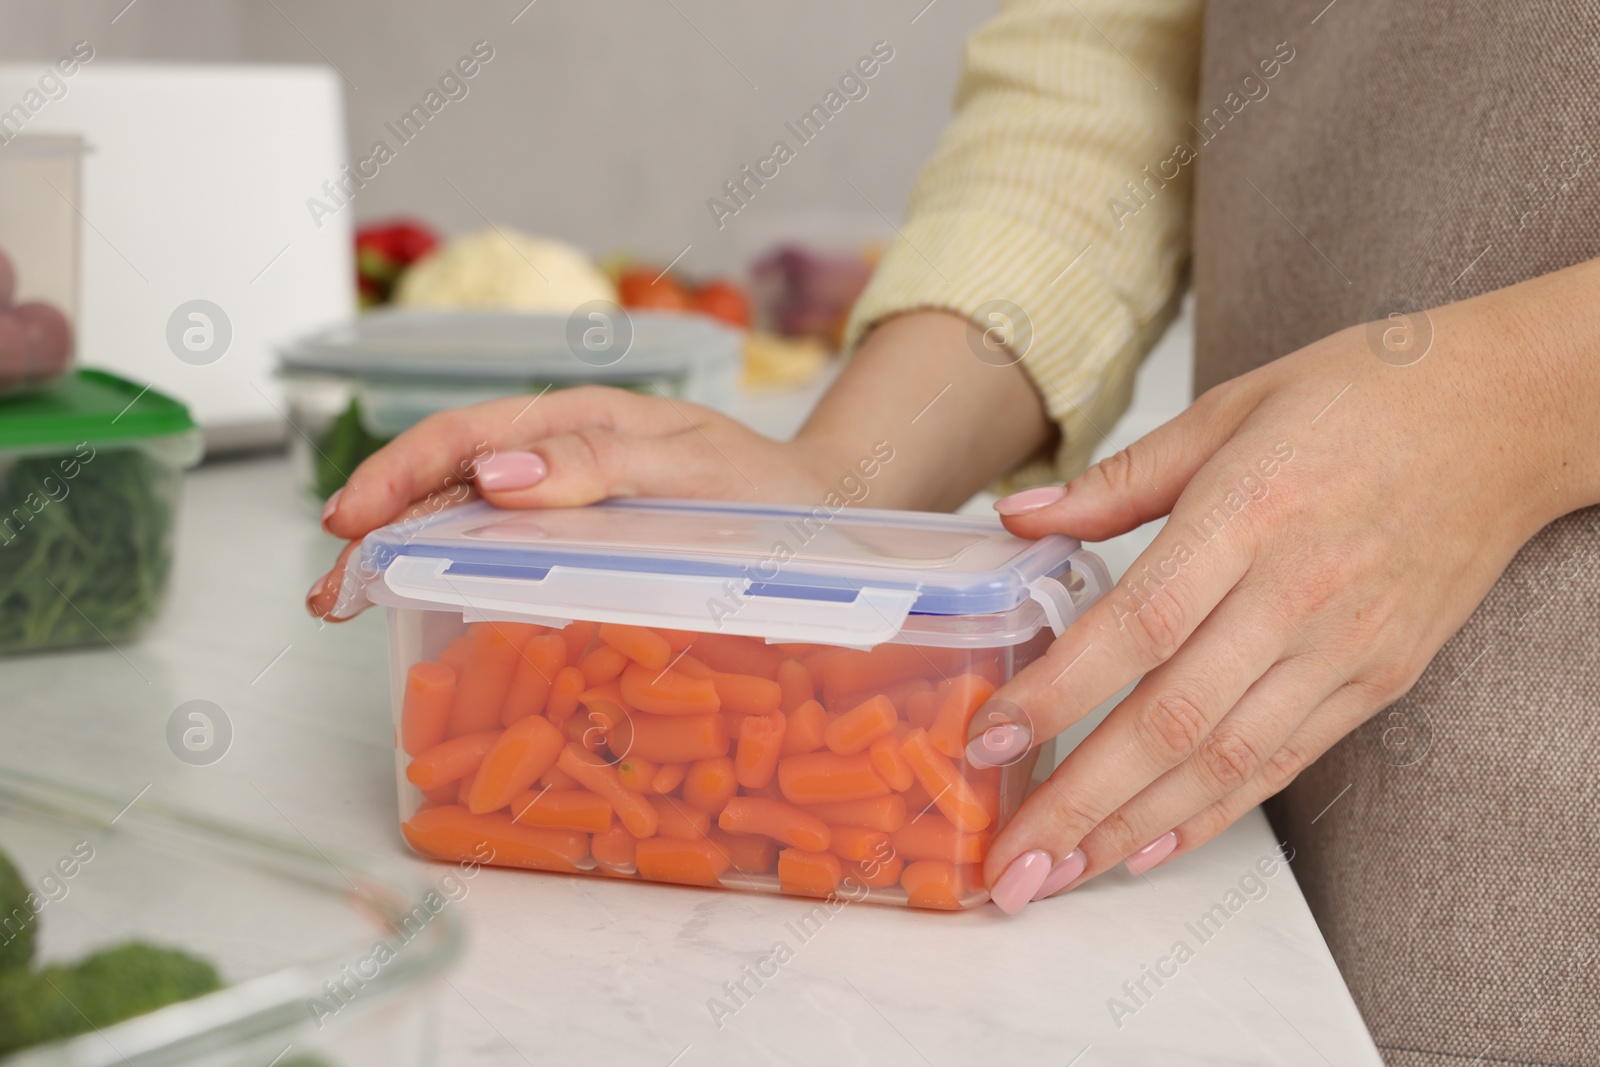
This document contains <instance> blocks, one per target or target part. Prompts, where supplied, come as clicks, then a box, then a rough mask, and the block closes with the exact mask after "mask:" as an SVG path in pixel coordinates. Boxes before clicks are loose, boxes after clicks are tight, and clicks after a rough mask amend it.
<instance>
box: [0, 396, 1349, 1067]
mask: <svg viewBox="0 0 1600 1067" xmlns="http://www.w3.org/2000/svg"><path fill="white" fill-rule="evenodd" d="M1158 370H1159V368H1158ZM1168 370H1169V371H1170V368H1168ZM795 403H798V401H790V402H788V403H787V404H786V403H783V402H779V403H777V404H776V406H775V407H773V408H772V410H771V411H770V412H768V413H767V415H765V416H764V415H762V414H761V413H760V412H759V411H757V412H754V413H751V417H753V418H756V419H759V420H760V421H768V419H769V418H770V419H778V420H779V421H781V417H783V416H784V413H785V412H788V413H790V414H792V413H793V408H794V405H795ZM796 417H797V416H796ZM1135 421H1137V420H1135ZM185 493H186V496H185V500H184V503H183V507H182V512H181V519H180V527H179V531H178V544H179V556H178V563H177V566H176V568H175V572H174V575H173V586H172V591H171V597H170V601H169V603H168V605H167V609H166V612H165V614H164V615H163V617H162V618H161V620H160V621H159V622H158V623H157V624H156V625H155V626H153V627H152V629H151V631H150V632H149V633H148V634H147V635H146V636H145V637H144V638H143V639H141V640H139V641H137V642H134V643H130V644H128V645H127V646H125V647H123V648H120V649H109V648H108V649H94V650H81V651H72V652H62V653H55V654H47V655H39V656H29V657H16V658H10V659H5V660H0V675H3V679H4V684H3V692H4V698H3V702H0V739H3V740H0V751H3V753H4V755H3V756H0V761H4V762H11V761H16V762H17V763H19V764H20V765H23V766H26V767H28V768H30V769H32V770H34V771H36V772H39V773H43V774H47V775H50V776H53V777H56V778H60V779H63V780H65V781H69V782H74V783H78V784H82V785H86V786H89V787H92V788H94V789H97V790H99V791H101V792H104V793H109V794H113V795H126V796H128V797H133V796H134V795H135V794H137V793H139V792H140V790H142V789H144V788H145V787H146V786H147V785H148V786H149V787H150V790H149V794H148V795H149V796H151V797H153V798H160V799H161V800H162V801H164V802H166V803H168V804H176V805H188V806H193V807H196V808H200V809H202V810H204V811H206V812H207V813H209V814H211V815H214V816H218V817H225V818H230V819H233V820H236V821H239V822H243V823H247V824H251V825H254V826H257V827H259V828H263V829H270V830H273V831H276V832H278V833H281V834H286V835H290V836H294V835H296V834H303V835H305V836H306V837H308V838H310V839H312V840H314V841H317V842H322V843H326V844H329V845H334V846H338V847H341V848H345V849H351V850H359V851H363V852H367V853H375V854H380V855H385V856H388V857H390V858H391V859H393V860H396V861H399V862H403V863H408V864H414V865H415V866H416V867H417V869H419V870H425V865H423V864H421V863H420V862H419V861H416V860H415V859H413V858H411V857H410V856H409V854H408V853H407V852H406V850H405V847H404V845H403V843H402V842H401V840H400V837H399V834H398V832H397V822H396V820H397V813H396V798H395V788H394V780H393V777H394V762H393V757H392V754H391V749H390V744H391V728H390V721H389V714H390V713H389V701H388V683H387V673H386V666H385V663H386V646H385V636H384V627H383V620H382V617H381V616H380V615H379V614H377V613H372V614H371V615H370V616H368V617H365V618H363V619H361V620H360V621H358V622H356V623H353V624H350V625H346V626H342V627H333V626H322V625H319V624H318V623H317V622H315V621H313V620H311V619H309V618H307V617H306V616H305V615H304V614H303V612H302V609H301V596H302V593H303V590H304V588H305V587H306V586H307V585H309V584H310V582H311V580H312V579H313V578H314V577H315V576H316V575H317V574H319V573H321V571H322V569H323V568H324V567H325V566H326V565H327V563H328V561H329V560H330V559H331V558H332V555H333V549H334V544H333V541H332V539H330V538H328V537H326V536H325V535H323V534H322V533H321V532H320V531H319V530H318V529H317V528H316V523H315V521H314V517H313V514H312V509H311V508H310V507H309V506H308V505H307V503H306V502H305V500H304V499H303V498H302V497H300V496H299V495H298V492H297V490H296V486H295V484H294V476H293V473H292V471H291V468H290V465H289V464H288V462H287V461H285V460H283V459H282V458H269V459H255V460H241V461H233V462H222V463H216V464H212V465H208V466H206V467H203V468H201V469H200V470H198V471H196V472H194V473H193V474H192V475H191V476H190V477H189V478H188V481H187V484H186V487H185ZM1136 547H1137V544H1133V543H1130V544H1129V545H1124V546H1114V548H1113V550H1112V551H1110V552H1108V555H1109V556H1110V557H1111V558H1112V560H1113V562H1114V568H1115V569H1120V567H1121V566H1125V565H1126V562H1127V560H1128V559H1129V558H1131V553H1132V551H1134V549H1135V548H1136ZM1119 557H1120V558H1119ZM193 699H205V700H209V701H213V702H214V703H216V704H217V705H218V706H220V707H221V708H222V709H223V711H224V712H225V713H226V715H227V716H228V718H229V720H230V722H231V724H232V728H233V739H232V742H231V747H230V749H229V751H228V753H227V755H226V756H225V757H224V758H223V759H221V760H220V761H219V762H217V763H214V764H212V765H210V766H205V767H194V766H189V765H186V764H185V763H183V762H180V761H179V760H178V759H177V758H176V757H175V756H174V755H173V754H172V753H171V752H170V751H169V750H168V748H167V743H166V740H165V729H166V723H167V719H168V717H169V715H170V714H171V713H172V711H173V709H174V708H176V707H177V706H178V705H179V704H181V703H183V702H184V701H187V700H193ZM1275 848H1276V846H1275V843H1274V841H1273V838H1272V836H1271V833H1270V830H1269V828H1268V826H1267V823H1266V820H1265V819H1264V818H1263V817H1262V816H1261V815H1260V813H1259V812H1256V813H1252V814H1251V815H1250V816H1249V817H1247V818H1246V819H1244V820H1242V821H1241V822H1240V823H1239V824H1237V825H1236V826H1235V827H1233V828H1232V829H1231V830H1229V831H1228V832H1227V833H1226V834H1224V835H1223V836H1222V837H1220V838H1219V839H1217V840H1216V841H1215V842H1214V843H1212V844H1211V845H1209V846H1208V847H1206V848H1205V849H1202V850H1200V851H1199V852H1197V853H1195V854H1192V855H1190V856H1186V857H1183V858H1182V859H1180V860H1177V861H1175V862H1173V863H1170V864H1168V865H1166V866H1164V867H1162V868H1160V869H1158V870H1157V871H1155V872H1153V873H1152V874H1151V875H1149V876H1147V877H1144V878H1134V877H1131V876H1128V875H1126V874H1125V873H1120V872H1119V873H1115V874H1112V875H1109V876H1106V877H1103V878H1101V879H1098V880H1097V881H1095V882H1094V883H1092V884H1091V885H1089V886H1087V887H1085V888H1084V889H1081V890H1079V891H1077V892H1074V893H1072V894H1069V895H1067V896H1066V897H1063V898H1058V899H1056V900H1053V901H1050V902H1047V903H1043V904H1038V905H1033V906H1031V907H1029V908H1028V909H1026V910H1025V912H1024V913H1023V914H1022V915H1021V916H1019V917H1017V918H1015V919H1008V918H1006V917H1005V916H1003V915H1002V914H1001V913H1000V912H999V911H998V910H997V909H995V908H993V907H990V906H985V907H981V908H978V909H976V910H974V911H972V912H968V913H961V914H939V913H928V912H920V911H910V910H901V909H895V908H888V907H879V906H873V905H866V904H854V905H847V906H844V907H842V908H840V909H838V910H837V911H829V910H828V909H827V908H826V907H825V906H824V907H823V910H822V912H820V913H816V917H814V918H813V920H812V925H811V926H810V927H806V926H804V925H803V924H802V920H803V918H804V917H805V916H807V915H810V914H813V913H814V909H815V908H816V907H817V906H818V905H816V904H815V903H813V902H802V901H797V900H793V899H786V898H776V897H765V896H758V895H754V894H744V893H735V892H716V891H706V890H696V889H687V888H676V887H666V886H653V885H648V884H639V883H616V882H609V881H606V880H604V879H579V878H569V877H562V876H556V875H543V874H533V873H525V872H508V871H494V870H485V871H484V872H483V873H482V874H481V875H480V876H479V877H478V878H476V879H475V880H474V881H473V882H472V884H471V890H470V893H469V895H468V896H467V897H466V898H465V899H464V900H463V901H462V902H461V904H460V907H461V908H462V912H461V914H462V915H463V916H464V918H465V920H466V923H467V930H468V938H469V941H468V947H467V950H466V954H465V957H464V959H463V960H462V962H461V963H460V964H459V965H458V966H457V968H456V969H455V970H454V971H453V972H452V974H451V976H450V978H449V981H448V984H446V985H444V986H442V987H441V988H440V996H441V997H442V998H443V999H442V1009H443V1031H442V1036H441V1042H442V1048H441V1056H440V1062H441V1063H444V1064H448V1065H451V1067H457V1065H462V1067H465V1065H517V1064H524V1063H547V1062H549V1063H556V1062H561V1063H566V1062H577V1061H580V1060H581V1061H587V1062H596V1063H624V1062H625V1063H635V1064H645V1065H655V1067H667V1065H669V1064H671V1065H681V1067H693V1065H700V1064H745V1063H797V1064H798V1063H805V1064H818V1063H870V1064H938V1065H945V1064H965V1063H977V1062H983V1063H1003V1064H1013V1063H1019V1064H1020V1063H1029V1064H1032V1063H1037V1064H1050V1065H1055V1067H1065V1065H1067V1064H1073V1065H1076V1067H1105V1065H1113V1064H1163V1065H1182V1064H1197V1065H1198V1064H1310V1063H1323V1062H1326V1063H1328V1064H1337V1065H1340V1067H1342V1065H1345V1064H1377V1063H1379V1062H1380V1061H1379V1059H1378V1056H1377V1053H1376V1051H1375V1050H1374V1048H1373V1046H1372V1043H1371V1041H1370V1039H1369V1037H1368V1036H1367V1033H1366V1031H1365V1029H1364V1028H1363V1027H1362V1024H1361V1020H1360V1018H1359V1016H1358V1014H1357V1012H1356V1010H1355V1007H1354V1005H1353V1004H1352V1003H1351V1001H1350V998H1349V994H1348V993H1347V991H1346V990H1345V987H1344V985H1343V983H1342V981H1341V980H1340V977H1339V974H1338V971H1337V970H1336V968H1335V966H1334V964H1333V962H1332V960H1331V958H1330V957H1329V955H1328V951H1327V948H1326V947H1325V946H1324V944H1323V942H1322V939H1321V937H1320V936H1319V934H1318V932H1317V929H1316V926H1315V924H1314V923H1313V921H1312V919H1311V916H1310V914H1309V913H1308V911H1307V909H1306V905H1305V902H1304V900H1303V899H1302V897H1301V895H1300V892H1299V889H1298V887H1297V886H1296V885H1295V883H1294V880H1293V876H1292V875H1291V874H1290V873H1288V871H1287V869H1286V868H1285V867H1283V866H1281V865H1278V866H1275V867H1272V868H1271V869H1272V870H1273V871H1274V873H1273V874H1272V875H1271V876H1269V877H1264V878H1259V881H1251V880H1250V879H1249V877H1248V876H1249V875H1251V874H1252V873H1259V872H1258V871H1257V864H1258V863H1262V862H1268V861H1270V859H1271V858H1272V857H1273V856H1274V855H1275ZM1241 879H1245V880H1246V881H1245V884H1244V887H1243V888H1244V889H1246V890H1251V891H1252V892H1253V898H1251V897H1247V896H1244V895H1238V894H1237V891H1239V890H1240V889H1241ZM1230 891H1235V892H1236V895H1234V896H1233V897H1230V896H1229V894H1230ZM1229 903H1234V904H1235V905H1236V910H1235V911H1234V912H1232V913H1231V914H1230V917H1229V918H1228V919H1227V921H1226V922H1225V923H1223V924H1222V925H1221V929H1220V930H1218V931H1215V932H1211V933H1209V934H1205V932H1203V931H1199V930H1198V924H1199V920H1200V918H1201V916H1202V915H1203V914H1205V913H1206V912H1208V910H1210V909H1211V908H1212V907H1213V905H1219V904H1220V905H1223V907H1224V910H1226V909H1227V906H1228V904H1229ZM1202 934H1204V936H1202ZM1180 941H1182V942H1184V943H1185V944H1186V945H1187V947H1188V950H1189V952H1190V953H1192V956H1185V958H1184V959H1183V962H1182V963H1181V964H1178V963H1163V962H1162V961H1163V959H1164V958H1167V957H1169V954H1170V953H1172V952H1173V950H1174V946H1175V944H1176V943H1177V942H1180ZM778 942H784V943H785V944H786V946H787V948H788V950H789V952H788V953H784V954H783V955H785V956H788V957H789V958H788V959H787V961H786V962H784V963H782V964H781V966H777V967H776V968H773V967H768V968H766V969H767V970H768V971H769V972H770V971H773V970H775V971H776V973H775V974H772V976H771V977H768V978H764V979H762V981H763V983H764V984H763V985H762V986H761V987H760V988H756V987H755V985H754V983H753V982H750V981H749V980H748V979H745V981H746V987H747V988H748V989H750V990H752V993H751V995H750V996H749V997H748V999H747V1000H746V999H745V998H744V997H743V996H742V995H741V996H740V997H738V998H734V997H730V996H729V995H728V992H727V990H726V989H725V988H724V983H729V982H738V981H740V980H741V979H742V978H744V976H745V973H746V972H743V970H742V969H743V968H745V967H746V965H749V966H750V967H752V968H754V967H756V966H757V965H758V963H760V961H761V960H762V959H763V958H764V957H768V956H770V955H771V954H773V952H774V949H775V946H776V945H777V943H778ZM791 954H792V955H791ZM1158 967H1159V968H1160V969H1161V970H1164V971H1166V972H1167V973H1168V974H1169V975H1170V977H1162V978H1161V980H1160V984H1159V985H1158V984H1157V982H1156V981H1155V980H1154V979H1151V978H1149V977H1147V975H1148V973H1149V970H1147V968H1148V969H1156V968H1158ZM1141 982H1142V984H1143V987H1144V989H1143V991H1142V992H1141V991H1139V990H1138V986H1139V985H1140V984H1141ZM1130 990H1132V992H1130ZM713 998H715V999H717V1000H719V1001H721V1002H722V1004H723V1005H724V1007H726V1008H730V1009H736V1010H734V1011H733V1013H732V1014H731V1015H729V1014H725V1013H719V1014H721V1018H720V1020H719V1019H716V1018H714V1017H713V1012H712V1009H711V1006H710V1005H709V1003H708V1002H710V1001H711V1000H712V999H713ZM1119 1001H1120V1003H1121V1004H1122V1005H1123V1008H1122V1010H1121V1011H1117V1010H1115V1006H1116V1004H1117V1002H1119ZM719 1021H720V1025H719Z"/></svg>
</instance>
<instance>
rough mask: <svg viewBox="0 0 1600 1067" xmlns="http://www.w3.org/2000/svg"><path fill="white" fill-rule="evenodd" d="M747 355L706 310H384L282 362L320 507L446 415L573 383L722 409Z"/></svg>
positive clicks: (299, 452)
mask: <svg viewBox="0 0 1600 1067" xmlns="http://www.w3.org/2000/svg"><path fill="white" fill-rule="evenodd" d="M580 312H583V309H580ZM591 315H593V316H599V317H598V318H594V319H591V318H590V317H589V316H591ZM586 337H587V338H588V339H589V340H588V342H586V341H585V338H586ZM588 343H592V344H593V345H594V347H593V348H590V347H587V346H586V345H587V344H588ZM742 352H743V335H742V334H741V333H740V332H739V331H737V330H733V329H730V328H728V327H726V326H724V325H722V324H720V323H717V322H715V321H713V320H711V319H709V318H706V317H705V316H701V315H685V314H675V313H672V312H652V311H626V312H625V311H623V310H622V309H621V308H619V307H615V306H609V307H605V308H596V309H592V310H590V311H589V312H583V313H582V314H580V313H574V315H573V316H566V315H548V314H533V313H524V312H502V311H470V310H463V311H421V310H414V309H406V308H385V309H382V310H378V311H372V312H368V313H367V314H365V315H362V316H361V317H360V318H358V319H355V320H353V321H351V322H348V323H343V324H340V325H338V326H335V327H332V328H330V329H326V330H321V331H318V332H317V333H314V334H311V335H310V336H307V337H303V338H300V339H299V340H297V341H295V342H294V343H293V344H291V345H288V346H286V347H285V348H284V349H282V350H281V351H280V352H279V361H280V365H281V373H282V376H283V379H284V383H285V388H286V391H287V394H288V402H289V411H288V416H289V421H290V422H291V423H293V424H294V428H295V430H297V431H298V432H296V433H293V434H291V435H290V440H291V442H292V443H291V446H290V447H291V448H292V449H293V450H294V456H295V462H296V464H297V466H298V467H299V468H300V470H301V479H302V482H303V484H305V485H306V487H307V488H308V489H309V490H310V492H311V493H312V494H313V495H315V496H316V498H317V499H319V500H321V499H326V498H327V497H329V496H331V495H332V494H333V492H334V490H336V489H338V488H340V487H341V486H343V485H344V483H345V480H346V479H347V478H348V477H349V476H350V474H351V472H353V471H354V470H355V468H356V467H357V466H358V465H359V464H360V463H361V461H362V460H364V459H366V458H367V457H368V456H370V455H372V453H374V452H376V451H377V450H378V449H379V448H381V447H383V445H385V444H387V443H388V442H389V441H390V440H392V439H393V438H394V437H395V436H396V435H398V434H400V433H401V432H403V431H405V430H407V429H410V428H411V427H412V426H414V425H416V424H417V423H418V422H420V421H422V420H423V419H424V418H427V417H428V416H429V415H432V414H435V413H436V412H440V411H444V410H447V409H449V408H457V407H465V406H467V405H469V404H477V403H481V402H483V401H486V400H498V399H501V398H504V397H512V396H525V397H530V398H531V397H533V396H537V395H539V394H541V393H543V392H545V391H546V390H548V389H561V388H567V387H570V386H575V385H609V386H614V387H617V388H622V389H632V390H635V391H637V392H642V393H649V394H652V395H660V396H667V397H671V398H673V399H675V400H676V399H681V400H689V401H692V402H694V403H697V404H705V405H706V406H708V407H713V408H726V407H727V406H728V405H729V404H731V403H732V402H733V399H734V396H735V393H736V390H737V388H738V382H739V373H740V367H741V361H742V358H743V357H742Z"/></svg>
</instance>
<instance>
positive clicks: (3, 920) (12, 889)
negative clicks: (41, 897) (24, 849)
mask: <svg viewBox="0 0 1600 1067" xmlns="http://www.w3.org/2000/svg"><path fill="white" fill-rule="evenodd" d="M31 895H32V894H31V893H30V892H29V890H28V884H27V883H26V882H24V881H23V880H22V875H20V874H18V873H17V866H16V864H14V863H12V862H11V857H10V856H7V855H6V854H5V853H4V852H0V971H8V970H11V969H12V968H15V967H26V966H27V965H28V962H29V961H30V960H32V959H33V944H34V931H35V928H36V927H37V926H38V924H37V923H36V922H34V918H35V916H34V913H33V907H32V905H30V904H29V903H28V897H29V896H31Z"/></svg>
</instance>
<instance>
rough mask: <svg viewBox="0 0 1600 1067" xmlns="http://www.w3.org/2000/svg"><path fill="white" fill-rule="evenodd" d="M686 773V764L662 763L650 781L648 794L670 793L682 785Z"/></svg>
mask: <svg viewBox="0 0 1600 1067" xmlns="http://www.w3.org/2000/svg"><path fill="white" fill-rule="evenodd" d="M688 773H689V765H688V764H687V763H663V764H661V766H659V767H657V768H656V773H655V776H654V777H652V778H651V779H650V792H652V793H663V794H665V793H670V792H672V791H673V790H674V789H676V788H678V786H680V785H682V784H683V776H684V775H686V774H688Z"/></svg>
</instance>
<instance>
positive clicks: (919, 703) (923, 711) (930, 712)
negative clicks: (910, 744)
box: [906, 688, 939, 730]
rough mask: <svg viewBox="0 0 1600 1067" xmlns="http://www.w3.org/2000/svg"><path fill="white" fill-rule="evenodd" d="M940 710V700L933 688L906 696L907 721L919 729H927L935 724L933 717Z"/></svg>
mask: <svg viewBox="0 0 1600 1067" xmlns="http://www.w3.org/2000/svg"><path fill="white" fill-rule="evenodd" d="M938 710H939V707H938V700H937V699H936V698H935V697H934V694H933V690H932V689H931V688H929V689H923V690H919V691H917V692H915V693H910V694H907V696H906V722H909V723H910V724H911V725H912V726H915V727H916V728H917V729H919V730H926V729H928V728H929V727H931V726H932V725H933V717H934V715H935V714H937V712H938Z"/></svg>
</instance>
